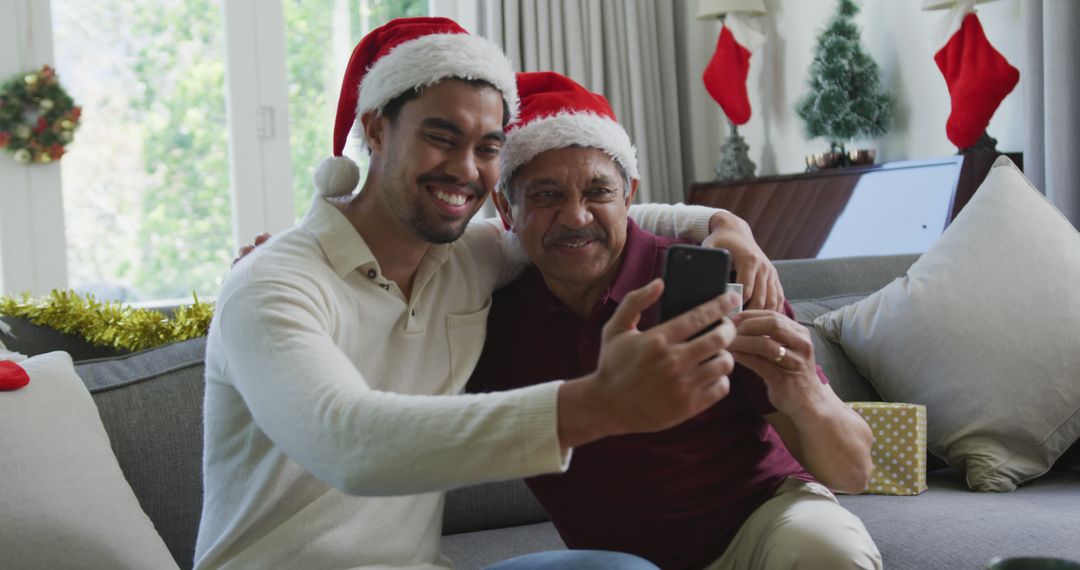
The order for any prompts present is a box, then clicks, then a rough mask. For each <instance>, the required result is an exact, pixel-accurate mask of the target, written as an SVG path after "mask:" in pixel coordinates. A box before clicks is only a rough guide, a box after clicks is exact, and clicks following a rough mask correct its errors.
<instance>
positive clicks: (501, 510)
mask: <svg viewBox="0 0 1080 570" xmlns="http://www.w3.org/2000/svg"><path fill="white" fill-rule="evenodd" d="M547 520H549V519H548V515H547V513H546V512H544V509H543V507H541V506H540V503H539V502H537V500H536V498H535V497H533V494H532V491H529V488H528V487H526V486H525V483H524V482H522V481H521V480H519V479H515V480H512V481H499V482H495V483H484V484H482V485H471V486H469V487H463V488H461V489H455V490H453V491H450V492H449V493H447V495H446V510H445V511H444V513H443V534H457V533H463V532H474V531H479V530H488V529H493V528H502V527H506V526H519V525H527V524H532V523H538V522H544V521H547Z"/></svg>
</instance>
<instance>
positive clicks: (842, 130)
mask: <svg viewBox="0 0 1080 570" xmlns="http://www.w3.org/2000/svg"><path fill="white" fill-rule="evenodd" d="M858 12H859V7H858V6H857V5H856V4H855V2H854V0H839V2H838V4H837V9H836V14H834V15H833V18H832V20H831V21H830V22H829V25H828V27H826V28H825V30H824V31H823V32H821V35H819V36H818V45H817V47H816V48H815V49H814V61H813V63H811V64H810V81H809V84H810V93H808V94H807V95H806V96H805V97H803V98H802V99H801V100H800V101H799V102H798V104H796V106H795V111H796V112H797V113H798V114H799V116H800V117H802V119H803V121H804V122H805V123H806V133H807V135H808V136H809V137H811V138H815V137H822V138H824V139H826V140H828V141H829V144H830V145H831V147H832V150H833V152H837V151H839V152H840V154H841V157H840V161H841V165H847V164H850V162H849V160H848V156H847V152H845V150H844V143H845V142H848V141H850V140H852V139H854V138H856V137H860V136H863V137H875V136H878V135H880V134H882V133H884V132H885V131H886V130H888V127H889V123H890V122H891V121H892V102H891V101H890V99H889V95H888V93H887V92H886V91H885V89H884V87H883V86H882V85H881V80H880V79H879V77H878V66H877V64H876V63H875V62H874V60H873V59H872V58H871V57H870V56H869V55H867V54H866V53H865V52H864V51H863V49H862V46H861V45H860V44H861V42H860V34H859V28H858V26H856V25H855V22H854V21H853V20H854V17H855V14H857V13H858Z"/></svg>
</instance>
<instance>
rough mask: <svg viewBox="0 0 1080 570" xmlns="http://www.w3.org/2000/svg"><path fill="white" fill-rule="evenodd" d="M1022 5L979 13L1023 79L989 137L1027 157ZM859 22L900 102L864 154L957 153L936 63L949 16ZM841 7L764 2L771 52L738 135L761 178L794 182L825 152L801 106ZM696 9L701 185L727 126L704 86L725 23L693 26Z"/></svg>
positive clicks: (694, 74) (889, 8) (817, 1)
mask: <svg viewBox="0 0 1080 570" xmlns="http://www.w3.org/2000/svg"><path fill="white" fill-rule="evenodd" d="M1020 2H1021V0H999V1H997V2H990V3H986V4H979V5H978V8H977V9H978V14H979V19H980V21H981V22H982V24H983V28H984V29H985V31H986V35H987V38H988V39H989V40H990V43H992V44H993V45H994V47H996V48H997V49H998V51H1000V52H1001V53H1002V55H1004V56H1005V58H1006V59H1008V60H1009V62H1010V63H1011V64H1012V65H1013V66H1015V67H1017V68H1018V69H1020V84H1019V85H1018V86H1017V87H1016V89H1014V90H1013V92H1012V93H1011V94H1009V96H1008V97H1007V98H1006V99H1005V100H1004V101H1003V102H1002V104H1001V106H1000V107H999V108H998V110H997V113H995V115H994V118H993V120H991V122H990V126H989V128H988V129H987V132H989V134H990V135H991V136H993V137H995V138H997V139H998V149H1000V150H1003V151H1018V150H1023V146H1024V136H1025V135H1024V129H1023V124H1022V121H1023V108H1022V104H1023V97H1024V94H1023V93H1024V69H1023V67H1022V64H1023V63H1024V45H1023V44H1024V41H1023V26H1022V25H1021V13H1020ZM859 3H860V6H861V11H860V12H859V15H858V16H856V22H857V23H858V24H859V26H860V28H861V30H862V41H863V47H864V49H866V50H867V51H868V52H869V53H870V55H871V56H872V57H873V58H874V60H875V61H876V62H877V63H878V66H879V67H880V68H881V79H882V81H883V82H884V83H885V84H886V85H887V86H888V87H889V89H890V91H891V92H892V93H893V96H894V119H893V126H892V128H891V129H890V131H889V132H888V133H886V134H885V135H884V136H882V137H881V138H880V139H878V140H873V141H863V142H862V143H861V144H857V146H859V147H860V148H876V149H877V156H878V161H879V162H883V161H890V160H905V159H919V158H929V157H936V156H946V155H950V154H955V153H956V147H955V146H953V144H952V143H950V142H949V139H948V138H946V136H945V121H946V119H947V118H948V116H949V109H950V103H949V93H948V88H947V87H946V86H945V80H944V78H943V77H942V76H941V72H940V71H939V70H938V68H937V65H936V64H935V63H934V59H933V57H934V52H935V51H936V49H937V47H936V46H935V45H934V44H935V39H934V31H935V29H936V28H937V26H938V23H939V21H940V20H941V19H942V18H943V17H944V14H945V12H943V11H933V12H923V11H922V10H921V9H920V8H919V6H920V5H921V4H922V2H921V1H920V0H888V1H886V0H861V1H860V2H859ZM835 4H836V2H835V0H765V5H766V8H767V9H768V12H769V13H768V14H767V15H765V16H763V17H761V18H758V19H757V20H756V23H757V24H759V26H758V27H759V28H760V29H762V31H764V32H765V35H766V37H767V38H768V39H767V42H766V44H765V45H764V46H763V47H762V48H760V49H759V50H758V51H756V52H755V53H754V54H753V56H752V57H751V68H750V77H749V78H748V79H747V85H748V91H749V94H750V102H751V106H752V108H753V115H752V116H751V118H750V121H749V122H748V123H747V124H746V125H743V126H742V127H740V128H739V132H740V133H741V134H742V135H743V136H744V137H745V138H746V139H747V143H748V144H749V145H750V158H751V159H752V160H753V161H754V162H755V163H757V165H758V175H766V174H788V173H794V172H802V171H803V170H805V162H804V159H805V156H806V155H807V154H811V153H814V152H821V151H825V150H828V144H827V143H826V142H825V141H822V140H820V139H818V140H810V141H808V140H807V139H806V136H805V134H804V133H803V126H802V120H801V119H799V117H798V115H796V114H795V110H794V106H795V102H796V101H797V100H798V99H799V98H800V97H801V96H802V95H803V94H804V93H806V91H807V87H806V79H807V70H808V68H809V67H810V62H811V60H812V59H813V52H814V47H815V46H816V44H817V35H818V34H819V33H820V32H821V29H822V28H824V26H825V25H826V23H827V22H828V20H829V18H830V17H831V16H832V13H833V11H834V10H835ZM693 14H694V1H693V0H690V1H689V2H688V4H687V10H686V22H685V24H686V31H687V33H686V34H685V36H684V37H685V42H686V46H685V48H686V53H687V64H688V71H689V73H688V76H689V77H688V79H687V84H685V85H682V86H681V87H682V89H684V90H686V92H687V96H688V97H689V101H690V104H691V105H692V106H693V108H694V109H700V110H701V111H700V120H695V121H693V122H692V123H691V125H690V128H691V133H690V137H691V140H692V141H693V144H692V148H693V172H694V176H693V178H694V180H698V181H701V180H710V179H712V178H713V177H714V176H715V174H714V172H713V164H714V163H715V162H716V159H717V157H718V156H719V145H720V141H721V139H722V138H723V136H725V135H726V133H727V123H726V120H724V119H723V115H722V113H721V112H720V108H719V106H718V105H717V104H716V103H715V102H714V101H713V100H712V99H711V98H710V97H709V96H708V94H707V93H706V92H705V88H704V86H703V85H702V83H701V71H702V70H703V69H704V68H705V65H706V63H708V60H709V57H711V56H712V53H713V50H714V49H715V46H716V38H717V36H718V35H719V32H720V24H719V22H718V21H700V20H696V19H695V18H694V16H693Z"/></svg>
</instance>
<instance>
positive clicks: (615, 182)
mask: <svg viewBox="0 0 1080 570" xmlns="http://www.w3.org/2000/svg"><path fill="white" fill-rule="evenodd" d="M518 77H519V80H518V89H519V92H520V94H521V97H522V112H521V116H520V118H519V119H518V122H517V123H516V124H512V125H510V127H509V129H508V130H507V141H506V144H505V146H504V149H503V161H502V162H503V164H502V179H501V181H500V185H499V192H498V194H497V195H496V203H497V204H498V206H499V211H500V213H501V214H502V215H503V217H504V220H506V222H507V224H508V225H509V226H510V227H511V228H512V231H513V232H514V233H515V234H516V235H517V236H518V240H519V241H520V243H521V245H522V247H523V249H524V251H525V252H526V253H527V254H528V256H529V259H530V260H531V261H532V263H533V267H530V268H528V269H527V270H526V271H525V273H524V274H523V275H522V276H521V277H519V278H518V279H517V280H516V281H514V282H513V283H512V284H510V285H509V286H507V287H505V288H503V289H501V290H499V291H498V292H496V294H495V296H494V299H493V302H492V310H491V314H490V317H489V326H488V336H487V340H486V343H485V346H484V352H483V354H482V355H481V358H480V362H479V363H478V365H477V368H476V371H475V372H474V374H473V377H472V379H471V380H470V383H469V386H468V389H469V390H470V391H474V392H484V391H491V390H505V389H520V388H522V387H528V386H532V385H535V384H536V383H538V382H543V381H545V380H547V379H550V378H565V377H573V376H576V375H578V374H580V373H582V372H583V371H588V370H592V369H593V368H594V367H595V366H596V365H597V361H598V358H599V357H601V356H602V355H601V353H600V351H599V348H600V346H599V344H600V340H601V336H602V335H601V331H602V329H603V327H604V326H605V323H608V322H609V319H612V318H617V315H618V313H619V312H620V311H621V309H622V307H623V305H625V303H626V302H627V301H631V300H632V299H631V298H630V296H629V295H628V293H629V292H630V291H633V290H634V289H636V288H638V287H640V286H641V285H643V284H645V283H648V282H650V281H651V280H653V279H655V278H656V276H657V275H659V274H660V272H661V269H662V263H663V258H664V252H665V250H666V249H667V247H668V246H669V245H670V244H672V243H674V242H675V240H672V239H667V238H661V237H657V236H655V235H652V234H650V233H648V232H646V231H643V230H641V229H640V228H639V227H638V226H637V225H636V224H634V223H633V222H632V221H631V220H629V219H628V217H627V208H628V206H629V204H630V200H631V198H632V197H633V194H634V192H635V190H636V189H637V176H638V175H637V159H636V156H635V153H634V148H633V147H632V146H631V145H630V141H629V137H628V136H627V135H626V133H625V131H623V129H622V128H621V127H620V126H619V125H618V123H617V122H616V121H615V116H614V114H613V113H612V112H611V109H610V107H609V106H608V104H607V101H606V100H605V99H604V98H603V97H602V96H600V95H596V94H593V93H590V92H588V91H587V90H586V89H584V88H583V87H581V86H580V85H578V84H576V83H574V82H573V81H572V80H570V79H568V78H566V77H563V76H561V75H559V74H556V73H522V74H519V75H518ZM784 309H785V311H786V312H787V316H785V315H783V314H780V313H776V312H773V311H762V310H748V311H745V312H742V313H740V314H738V315H736V316H735V317H734V321H735V322H736V323H737V326H738V336H737V337H736V339H735V341H733V342H732V344H731V345H730V347H729V349H730V350H731V351H732V353H733V354H734V356H735V359H736V362H737V363H739V364H741V366H738V367H737V368H736V370H735V372H734V373H733V375H732V376H731V389H730V393H729V394H728V395H727V397H725V398H724V399H722V400H720V401H719V402H718V403H716V404H714V405H713V406H710V407H709V408H708V409H707V410H705V411H703V412H702V413H701V414H698V415H696V416H695V417H693V418H692V419H690V420H688V421H686V422H683V423H682V424H679V425H678V426H675V427H673V428H671V429H668V430H664V431H659V432H655V433H643V434H632V435H624V436H617V437H609V438H606V439H602V440H599V441H595V442H592V443H590V444H588V445H585V446H582V447H579V448H577V449H576V450H575V452H574V461H573V463H572V464H571V465H570V467H569V469H568V470H567V471H566V472H565V473H561V474H554V475H543V476H539V477H534V478H531V479H528V480H527V483H528V485H529V487H530V488H531V489H532V491H533V492H534V494H535V495H536V496H537V498H538V499H539V500H540V502H541V503H542V504H543V506H544V507H545V509H546V510H547V511H548V513H549V514H550V515H551V517H552V520H553V521H554V523H555V526H556V527H557V528H558V530H559V532H560V534H561V535H562V537H563V539H564V540H565V541H566V543H567V544H568V545H569V546H570V547H572V548H603V549H610V550H618V551H623V552H630V553H634V554H638V555H640V556H642V557H645V558H647V559H649V560H651V561H652V562H655V563H656V564H657V565H659V566H660V567H662V568H706V567H708V568H725V569H727V568H761V569H781V568H812V569H840V568H880V567H881V560H880V555H879V554H878V552H877V548H876V547H875V545H874V543H873V541H872V540H871V539H870V537H869V535H868V534H867V532H866V529H865V527H864V526H863V525H862V523H861V522H860V521H859V520H858V519H857V518H856V517H855V516H854V515H852V514H851V513H849V512H848V511H846V510H845V509H843V508H842V507H841V506H840V505H839V504H837V503H836V501H835V498H834V497H833V496H832V493H831V492H829V490H828V489H827V488H826V486H827V487H831V488H833V489H838V490H842V491H847V492H861V491H862V490H864V489H865V487H866V484H867V481H868V479H869V475H870V472H871V470H872V468H873V466H872V463H871V461H870V445H871V442H872V434H871V432H870V429H869V428H868V427H867V425H866V423H865V422H863V421H862V419H861V418H860V417H859V416H858V415H857V414H856V413H855V412H853V411H851V410H850V409H849V408H848V407H847V406H845V405H844V404H843V402H841V401H840V399H839V398H837V396H836V395H835V394H834V393H833V392H832V390H831V389H830V388H829V387H828V385H827V381H826V379H825V378H824V375H823V374H822V373H821V371H820V369H819V368H818V367H817V366H816V364H815V362H814V354H813V345H812V344H811V341H810V335H809V332H808V331H807V330H806V329H805V328H804V327H802V326H800V325H799V324H798V323H796V322H795V321H794V320H793V319H792V318H790V317H792V316H793V314H792V312H791V309H790V307H789V306H786V305H785V307H784ZM655 322H656V315H655V314H654V313H653V312H651V311H650V312H646V313H644V314H642V316H641V321H640V322H639V323H638V324H639V328H641V329H642V330H651V329H649V327H651V326H654V325H655ZM660 326H663V325H660ZM538 347H542V349H538ZM596 412H597V413H599V412H600V409H597V410H596ZM818 481H820V483H818ZM821 483H824V485H825V486H823V485H822V484H821Z"/></svg>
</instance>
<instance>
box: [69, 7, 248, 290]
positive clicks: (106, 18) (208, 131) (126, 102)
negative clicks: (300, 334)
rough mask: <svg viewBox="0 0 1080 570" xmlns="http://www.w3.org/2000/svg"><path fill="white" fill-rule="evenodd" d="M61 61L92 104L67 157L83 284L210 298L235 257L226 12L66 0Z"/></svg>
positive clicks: (79, 284) (73, 243) (72, 243)
mask: <svg viewBox="0 0 1080 570" xmlns="http://www.w3.org/2000/svg"><path fill="white" fill-rule="evenodd" d="M52 18H53V41H54V46H55V47H54V49H55V57H56V65H57V69H58V70H59V72H60V77H61V79H62V80H63V82H64V84H65V86H66V88H67V90H68V91H69V92H70V93H72V94H73V95H74V96H75V98H76V101H77V102H78V103H79V104H81V105H82V107H83V115H82V116H83V122H82V126H81V127H80V129H79V132H78V133H77V137H76V143H75V144H72V145H71V146H70V147H69V149H70V152H69V153H68V155H67V156H65V157H64V159H63V160H62V161H61V171H62V179H63V188H64V217H65V228H66V233H67V265H68V275H69V283H70V285H71V286H72V287H73V288H76V289H78V290H81V291H84V292H89V293H92V294H94V295H95V296H96V297H98V298H99V299H117V300H144V299H155V298H171V297H190V295H191V293H192V291H195V292H197V293H198V294H199V295H200V296H203V297H205V296H207V295H211V294H213V293H215V292H216V291H217V288H218V285H219V281H220V276H221V274H222V273H223V271H224V270H225V268H227V267H228V264H229V260H230V259H231V258H232V255H231V254H230V250H231V249H232V247H231V246H232V243H231V241H232V240H231V239H230V237H231V232H230V228H231V224H232V221H231V216H232V212H231V209H230V198H229V170H228V146H227V132H226V121H225V89H224V86H225V65H224V59H223V56H222V54H223V36H224V31H223V27H222V18H221V10H220V7H219V6H218V5H216V3H215V2H213V1H211V0H173V1H168V2H159V1H156V0H138V1H124V2H82V1H78V0H53V3H52Z"/></svg>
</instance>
